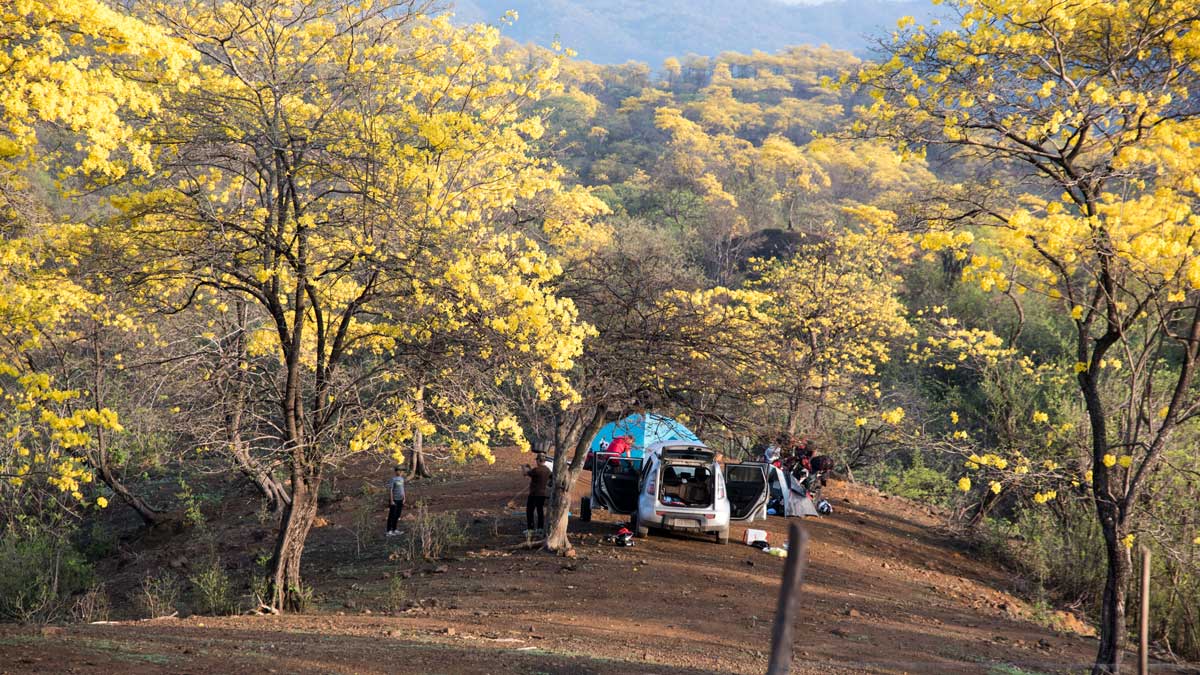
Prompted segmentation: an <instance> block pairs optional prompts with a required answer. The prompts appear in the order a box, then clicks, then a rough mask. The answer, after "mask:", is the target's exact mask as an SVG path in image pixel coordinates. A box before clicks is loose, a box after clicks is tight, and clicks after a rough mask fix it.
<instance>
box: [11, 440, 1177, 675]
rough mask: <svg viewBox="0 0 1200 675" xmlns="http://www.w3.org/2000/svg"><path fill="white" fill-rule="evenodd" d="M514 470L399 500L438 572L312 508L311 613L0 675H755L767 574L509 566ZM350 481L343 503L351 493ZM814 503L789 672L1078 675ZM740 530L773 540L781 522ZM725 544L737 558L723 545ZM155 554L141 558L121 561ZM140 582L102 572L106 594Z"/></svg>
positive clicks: (125, 627) (991, 578) (682, 547)
mask: <svg viewBox="0 0 1200 675" xmlns="http://www.w3.org/2000/svg"><path fill="white" fill-rule="evenodd" d="M524 461H527V456H518V455H517V454H516V453H501V454H500V456H499V459H498V462H497V464H496V465H495V466H493V467H483V466H475V467H467V468H463V469H459V470H458V471H457V472H456V475H455V476H453V477H452V478H450V479H449V480H437V481H427V482H425V483H424V484H422V483H421V482H417V483H414V484H413V485H412V486H411V487H410V492H411V494H410V502H412V501H415V500H416V499H427V500H428V501H429V502H430V504H431V507H432V508H435V509H438V510H457V511H459V512H460V514H461V515H462V517H463V519H464V520H465V522H466V523H467V524H468V526H469V528H470V532H471V541H470V543H469V545H468V546H466V547H465V548H464V549H463V550H462V551H456V552H455V554H454V555H455V559H453V560H449V561H443V562H440V563H417V564H410V563H403V562H395V561H389V560H388V559H387V551H386V547H385V542H384V541H383V538H382V537H380V538H379V539H378V540H376V541H373V542H372V544H371V546H370V548H369V549H368V552H367V553H366V554H365V555H364V556H363V557H361V558H357V559H356V558H355V555H354V545H353V540H352V538H351V537H350V536H349V533H348V530H347V529H346V528H347V527H349V523H350V522H351V520H352V512H353V509H354V508H355V503H354V502H353V501H352V500H349V499H348V500H344V501H341V502H338V503H335V504H333V505H332V506H331V507H330V508H328V509H327V510H326V513H325V517H326V518H328V519H329V524H328V525H326V526H325V527H322V528H320V529H317V530H315V531H314V535H313V537H312V539H311V543H310V547H309V549H308V550H307V551H306V558H305V561H306V567H305V575H306V579H307V580H308V581H309V582H310V583H313V584H314V585H315V586H316V588H317V592H318V600H319V602H320V605H321V609H320V610H319V611H318V612H315V613H312V614H308V615H303V616H286V617H226V618H213V617H199V616H192V617H189V618H186V619H161V620H155V621H146V622H124V623H119V624H112V625H87V626H70V627H65V628H48V629H23V628H8V629H0V673H27V672H47V673H50V672H53V673H60V672H61V673H95V674H101V673H103V674H106V675H107V674H109V673H152V672H170V673H202V672H222V673H259V672H274V673H399V672H403V673H762V672H765V670H766V651H767V647H768V642H769V635H770V625H771V620H772V617H773V614H774V603H775V594H776V592H777V590H778V584H779V578H780V574H781V570H782V566H783V562H782V560H781V559H778V558H774V557H771V556H768V555H765V554H763V553H760V552H758V551H757V550H755V549H752V548H750V547H747V546H743V545H740V544H737V543H733V542H731V543H730V544H729V545H727V546H718V545H716V544H714V543H712V542H711V540H702V539H698V538H688V537H683V536H651V538H649V539H647V540H639V541H638V542H637V545H636V546H635V547H634V548H614V547H610V546H605V545H603V544H602V543H601V540H602V537H603V535H604V534H607V533H608V532H610V531H612V529H613V528H614V527H615V525H616V522H617V521H616V519H615V518H614V519H606V517H605V514H601V515H600V516H598V519H597V521H596V522H593V523H591V524H583V523H579V522H573V529H574V531H575V534H574V535H573V541H574V542H575V543H576V545H577V547H578V554H579V555H578V558H576V559H574V560H568V559H563V558H556V557H553V556H549V555H546V554H543V553H539V552H526V551H518V552H509V551H508V550H506V549H507V548H510V547H511V546H512V545H514V544H517V543H519V542H520V541H521V535H520V534H519V531H520V530H521V529H523V523H522V522H521V521H522V520H523V515H522V516H521V517H517V516H516V515H515V506H517V505H518V504H519V503H521V501H520V500H521V499H522V498H521V497H520V492H521V488H522V485H523V483H522V479H521V477H520V476H519V474H518V473H517V471H516V467H517V466H518V465H519V464H520V463H522V462H524ZM360 475H361V474H360ZM584 477H585V479H586V477H587V474H584ZM384 479H385V476H384V474H377V475H376V476H375V480H373V481H372V482H373V483H374V482H380V483H382V480H384ZM360 482H361V479H347V480H345V481H344V483H343V487H345V488H347V493H357V491H358V490H357V489H358V487H359V486H358V483H360ZM826 495H827V496H828V497H829V498H830V500H831V501H832V502H833V504H834V507H835V509H836V512H835V513H834V514H833V515H832V516H830V517H826V518H822V519H819V520H809V521H807V525H808V526H809V528H810V532H811V534H812V544H811V546H810V553H811V556H810V562H809V571H808V577H807V579H806V583H805V586H804V591H803V597H802V601H801V604H802V605H803V616H802V618H801V621H800V624H799V625H798V626H797V635H798V642H797V645H796V659H795V661H794V664H793V669H792V672H795V673H835V674H836V673H958V672H964V673H967V672H969V673H1021V672H1035V673H1036V672H1078V671H1079V670H1081V669H1083V668H1084V667H1085V666H1086V664H1088V663H1089V659H1090V658H1091V656H1092V655H1093V654H1094V649H1095V642H1094V640H1092V639H1089V638H1084V637H1081V636H1078V635H1075V634H1071V633H1062V632H1057V631H1055V630H1053V629H1051V628H1049V627H1048V625H1047V624H1048V622H1049V621H1050V619H1051V617H1047V616H1041V617H1039V618H1040V621H1039V622H1035V621H1033V617H1032V615H1033V612H1032V611H1031V610H1030V609H1029V608H1028V607H1027V606H1026V605H1025V604H1024V603H1022V602H1021V601H1019V600H1018V599H1016V598H1015V597H1013V596H1012V595H1010V594H1009V593H1008V591H1010V590H1012V589H1013V588H1014V587H1015V585H1016V582H1017V580H1016V579H1014V578H1012V577H1011V576H1010V575H1008V574H1006V573H1004V572H1002V571H999V570H997V569H995V568H993V567H991V566H988V565H986V564H983V563H981V562H978V561H975V560H972V559H971V557H970V556H969V555H968V554H966V553H964V552H963V551H961V550H960V549H958V548H957V547H956V546H955V544H954V542H953V541H951V540H949V539H948V538H946V537H944V536H942V535H940V534H939V533H938V532H939V530H938V527H937V526H938V522H939V521H938V518H936V517H935V516H933V515H931V514H930V513H929V512H927V511H926V510H924V509H921V508H919V507H916V506H913V505H910V504H907V503H905V502H903V500H898V499H888V498H886V497H883V496H880V495H878V494H876V493H874V492H873V491H869V490H862V489H860V488H857V487H854V486H849V485H845V484H840V483H831V485H830V487H829V489H828V490H827V491H826ZM380 499H381V498H380ZM226 506H227V508H226V518H227V519H229V520H233V518H231V517H230V516H229V513H228V511H229V509H228V505H226ZM252 508H253V504H252V503H251V502H250V500H247V512H249V510H251V509H252ZM382 516H383V514H382V513H381V514H380V518H381V519H382ZM754 527H759V528H763V529H767V530H768V531H770V532H771V535H772V537H773V538H782V537H784V536H785V534H784V533H785V532H786V527H787V522H786V520H784V519H782V518H771V519H769V521H768V522H767V523H766V524H765V526H764V525H763V524H762V523H756V524H755V525H754ZM494 528H495V533H494ZM243 529H244V528H243ZM733 534H734V537H735V538H737V539H739V540H740V538H741V528H737V529H736V531H735V532H734V533H733ZM260 535H261V533H260ZM183 536H186V535H183ZM227 540H232V535H231V536H230V537H229V538H228V539H227ZM180 546H181V544H180V542H178V541H176V542H173V543H171V545H170V550H171V555H177V554H178V551H179V550H180ZM156 556H157V557H156ZM164 556H165V552H156V551H155V550H153V549H147V550H145V551H143V552H141V553H140V554H139V556H138V559H139V560H140V561H143V562H151V561H155V560H158V561H162V560H165V557H164ZM143 572H144V570H137V571H133V570H131V569H126V570H125V571H124V572H120V573H117V572H114V575H113V577H112V578H113V579H114V582H113V583H114V584H116V585H119V584H120V583H121V580H122V579H125V580H126V581H127V582H128V581H129V580H131V579H133V578H135V576H134V575H135V574H140V573H143ZM406 573H407V574H411V576H410V577H409V578H408V579H406V592H407V598H408V604H409V605H410V608H409V609H407V610H405V611H402V612H396V613H394V614H393V613H388V612H385V611H384V610H385V608H386V600H385V596H386V589H387V588H388V586H389V584H390V579H391V577H392V576H393V575H404V574H406ZM555 599H560V600H559V601H558V602H556V601H555ZM368 612H369V613H368ZM1059 618H1060V619H1061V617H1059ZM1163 672H1166V671H1165V670H1164V671H1163Z"/></svg>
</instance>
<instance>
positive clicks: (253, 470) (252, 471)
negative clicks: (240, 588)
mask: <svg viewBox="0 0 1200 675" xmlns="http://www.w3.org/2000/svg"><path fill="white" fill-rule="evenodd" d="M248 317H249V308H248V306H247V305H246V303H244V302H240V301H239V302H238V303H237V322H238V323H237V333H236V334H235V335H234V338H233V349H234V352H235V360H236V365H237V369H236V370H234V371H233V381H234V383H233V393H232V396H231V397H230V398H231V399H232V400H231V401H230V403H229V406H230V407H229V410H228V411H227V412H226V413H225V434H226V436H227V437H228V439H229V447H230V450H231V453H232V454H233V459H234V463H235V464H236V465H237V468H238V471H240V472H241V473H242V475H243V476H245V477H246V478H248V479H249V480H250V482H251V483H253V484H254V486H255V487H257V488H258V491H259V492H261V493H262V496H263V499H265V500H266V502H267V508H269V509H270V510H271V511H272V512H273V513H274V514H275V520H276V521H277V522H278V521H279V520H281V519H282V518H283V511H284V508H286V507H287V506H288V505H289V504H291V503H292V498H291V497H290V496H288V493H287V490H286V489H284V487H283V485H281V484H280V483H279V481H277V480H275V477H274V476H272V475H271V474H270V472H269V471H267V470H266V469H264V468H263V467H262V466H261V465H260V464H259V463H258V462H256V461H255V460H254V457H252V456H251V455H250V449H249V448H247V447H246V441H245V440H244V439H243V438H242V418H243V416H244V414H245V410H246V392H247V389H248V388H249V387H248V384H247V382H246V377H245V373H246V371H247V370H248V369H249V363H250V360H249V354H248V353H247V351H246V326H247V325H248V324H249V318H248Z"/></svg>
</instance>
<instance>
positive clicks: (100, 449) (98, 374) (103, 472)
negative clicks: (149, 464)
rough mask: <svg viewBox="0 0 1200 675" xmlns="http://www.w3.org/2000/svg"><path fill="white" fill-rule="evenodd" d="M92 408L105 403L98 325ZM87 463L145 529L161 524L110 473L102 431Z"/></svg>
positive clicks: (100, 429) (156, 514)
mask: <svg viewBox="0 0 1200 675" xmlns="http://www.w3.org/2000/svg"><path fill="white" fill-rule="evenodd" d="M91 346H92V354H91V356H92V404H93V407H94V409H95V411H96V412H97V413H98V412H100V410H101V408H102V407H103V403H104V366H103V364H104V358H103V354H102V352H101V345H100V328H99V325H98V324H97V327H96V329H95V331H94V332H93V333H92V345H91ZM88 463H90V464H91V465H92V468H94V469H95V470H96V472H97V473H98V474H99V475H100V480H101V481H102V482H103V483H104V484H105V485H107V486H108V488H109V489H110V490H112V491H113V493H114V494H116V495H117V497H119V498H120V499H121V501H123V502H125V504H127V505H128V506H129V508H131V509H133V510H134V511H135V512H137V514H138V517H139V518H141V519H142V523H143V524H144V525H146V526H147V527H153V526H155V525H158V524H159V523H161V522H163V520H164V519H163V516H162V514H160V513H159V512H158V511H156V510H155V509H154V508H152V507H151V506H150V505H149V504H147V503H146V501H145V500H144V499H142V498H141V497H139V496H137V495H135V494H134V493H133V491H132V490H130V489H129V488H128V487H127V486H126V485H125V484H124V483H122V482H121V479H120V478H119V477H118V476H117V473H116V472H115V471H113V468H112V463H111V462H110V461H109V456H108V434H106V433H105V430H104V428H103V427H98V428H97V429H96V451H95V452H91V453H88Z"/></svg>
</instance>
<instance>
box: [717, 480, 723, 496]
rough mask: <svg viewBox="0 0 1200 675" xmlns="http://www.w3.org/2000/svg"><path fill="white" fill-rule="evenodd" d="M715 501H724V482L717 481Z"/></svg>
mask: <svg viewBox="0 0 1200 675" xmlns="http://www.w3.org/2000/svg"><path fill="white" fill-rule="evenodd" d="M717 499H718V500H720V499H725V481H723V480H721V479H719V478H718V479H717Z"/></svg>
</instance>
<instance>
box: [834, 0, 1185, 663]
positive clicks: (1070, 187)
mask: <svg viewBox="0 0 1200 675" xmlns="http://www.w3.org/2000/svg"><path fill="white" fill-rule="evenodd" d="M950 6H951V9H952V11H954V12H955V14H956V18H957V22H956V24H955V25H952V26H949V27H948V28H946V29H942V28H940V27H938V28H926V27H923V26H915V25H912V24H911V22H903V23H902V25H901V26H900V28H899V29H898V30H897V32H896V33H895V34H894V36H893V38H892V39H891V40H889V41H885V42H884V43H883V45H882V46H883V48H884V50H885V52H886V54H885V59H884V60H883V61H881V62H880V63H878V64H875V65H871V66H868V67H866V68H864V69H863V70H862V71H861V72H860V73H859V75H858V76H857V77H848V78H846V83H847V84H848V85H850V86H853V87H860V88H862V89H863V90H865V91H866V92H868V93H869V94H870V95H871V97H872V99H871V102H870V103H869V104H867V105H866V106H864V108H863V110H862V112H863V119H862V121H861V122H860V123H859V125H858V129H859V131H862V132H864V133H869V134H873V135H876V136H883V137H887V138H890V139H892V140H894V141H896V142H898V143H901V144H904V145H908V146H924V145H937V146H941V147H944V148H947V149H948V150H949V151H951V152H954V153H957V155H958V156H959V157H960V158H968V157H969V158H974V159H976V160H985V161H988V162H990V163H991V166H992V167H994V168H995V172H994V175H996V176H998V177H999V176H1004V177H1011V180H1010V181H1004V180H1002V179H1001V180H996V181H995V182H993V183H992V184H990V185H989V184H983V185H979V186H972V187H969V188H965V189H963V190H961V191H959V192H958V193H957V194H956V195H955V196H953V198H952V200H953V203H952V204H951V208H949V209H946V210H945V211H943V212H942V213H941V214H940V217H939V218H935V219H934V221H932V222H931V228H932V229H934V230H941V231H942V232H945V231H948V230H951V229H955V228H961V227H964V226H966V225H968V224H974V225H976V226H978V232H977V234H978V235H979V239H978V240H977V241H976V242H975V243H974V251H973V253H972V255H971V256H970V259H969V262H968V265H967V269H966V273H965V276H966V278H968V279H971V280H974V281H977V282H978V283H979V284H980V285H981V286H982V287H984V288H985V289H997V290H1000V291H1011V292H1014V293H1039V294H1044V295H1046V296H1048V297H1049V298H1051V299H1054V300H1057V301H1058V302H1059V303H1060V305H1061V307H1062V310H1063V313H1064V315H1067V316H1070V317H1071V321H1072V326H1073V328H1074V333H1075V340H1074V343H1075V344H1074V349H1075V352H1076V353H1075V365H1074V367H1073V368H1072V369H1071V372H1070V374H1071V375H1072V376H1073V377H1074V379H1075V383H1076V385H1077V388H1078V392H1079V395H1080V397H1081V398H1082V401H1083V404H1084V406H1085V408H1086V411H1087V416H1088V421H1089V426H1090V434H1091V437H1090V445H1091V455H1092V464H1093V467H1094V480H1093V483H1092V498H1093V501H1094V504H1095V508H1096V516H1097V518H1098V519H1099V524H1100V526H1101V529H1102V530H1103V533H1104V539H1105V544H1106V553H1107V560H1108V574H1107V579H1106V583H1105V590H1104V595H1103V601H1102V608H1101V627H1102V630H1101V641H1100V646H1099V651H1098V654H1097V660H1096V665H1095V669H1094V672H1095V673H1115V672H1118V671H1119V670H1120V669H1121V661H1122V654H1123V647H1124V644H1125V640H1126V630H1125V599H1126V592H1127V586H1128V581H1129V576H1130V570H1131V561H1130V557H1129V551H1128V549H1127V547H1126V545H1125V544H1126V542H1127V541H1128V536H1129V535H1130V528H1131V526H1132V522H1133V518H1134V517H1135V512H1136V510H1137V503H1138V500H1139V496H1140V495H1141V494H1142V493H1143V491H1144V489H1145V487H1146V482H1147V479H1148V478H1149V477H1150V475H1151V474H1152V472H1154V471H1155V470H1157V469H1158V468H1159V467H1160V466H1161V459H1162V456H1163V453H1164V451H1166V449H1167V448H1168V447H1169V445H1170V442H1171V439H1172V437H1173V436H1174V435H1175V433H1176V430H1177V429H1178V428H1179V426H1180V425H1181V424H1183V423H1186V422H1187V421H1188V420H1190V419H1191V418H1192V417H1193V416H1194V415H1195V414H1196V412H1197V411H1198V410H1200V397H1198V396H1197V395H1196V394H1195V391H1194V388H1193V386H1192V384H1193V378H1194V373H1195V363H1196V356H1197V349H1198V348H1200V310H1198V305H1197V303H1198V302H1200V299H1198V298H1200V296H1198V295H1197V290H1196V289H1197V288H1198V287H1200V250H1197V248H1196V244H1195V236H1196V232H1197V230H1198V228H1200V216H1198V215H1197V214H1196V213H1194V205H1195V199H1196V196H1197V194H1198V191H1200V183H1198V182H1197V178H1196V170H1197V166H1198V164H1197V162H1198V158H1200V154H1198V153H1197V152H1196V143H1197V140H1198V139H1200V108H1198V107H1197V106H1196V104H1195V100H1196V99H1195V94H1194V93H1195V91H1196V90H1197V87H1198V86H1200V67H1198V66H1200V43H1197V41H1196V39H1195V35H1196V31H1197V28H1198V21H1200V19H1198V18H1197V16H1196V13H1195V9H1194V7H1193V6H1192V5H1191V4H1190V3H1186V2H1168V3H1158V2H1150V1H1148V0H1134V1H1132V2H1123V3H1111V2H1100V1H1097V0H1068V1H1067V2H1052V1H1050V0H1033V1H1032V2H1029V1H1021V2H1018V1H1016V0H955V1H954V2H952V3H950ZM1011 186H1019V187H1018V188H1017V189H1015V190H1014V189H1012V187H1011ZM1114 365H1116V366H1117V367H1116V368H1114V367H1113V366H1114ZM1105 385H1115V386H1117V387H1118V388H1119V389H1120V391H1121V392H1123V394H1122V395H1121V396H1120V397H1119V399H1118V400H1123V401H1124V402H1123V403H1120V404H1114V403H1112V402H1111V400H1109V399H1106V397H1104V396H1102V395H1101V391H1102V388H1103V386H1105ZM1160 411H1161V412H1160ZM1121 456H1128V457H1129V458H1130V459H1129V460H1128V465H1123V464H1122V463H1121V461H1120V460H1119V458H1120V457H1121ZM1108 457H1112V458H1113V459H1112V460H1111V461H1106V458H1108Z"/></svg>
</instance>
